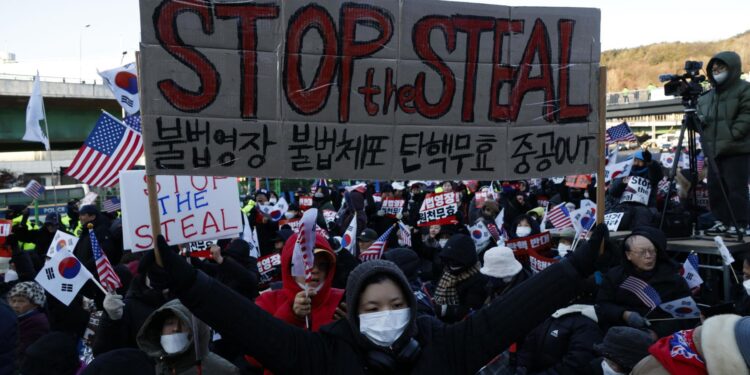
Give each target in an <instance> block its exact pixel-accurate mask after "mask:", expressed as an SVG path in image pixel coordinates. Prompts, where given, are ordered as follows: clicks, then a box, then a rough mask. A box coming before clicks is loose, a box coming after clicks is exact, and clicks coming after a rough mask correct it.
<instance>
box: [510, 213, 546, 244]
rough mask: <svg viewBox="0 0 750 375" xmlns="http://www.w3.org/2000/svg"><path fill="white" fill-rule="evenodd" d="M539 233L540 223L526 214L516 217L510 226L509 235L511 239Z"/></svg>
mask: <svg viewBox="0 0 750 375" xmlns="http://www.w3.org/2000/svg"><path fill="white" fill-rule="evenodd" d="M539 233H540V231H539V224H537V222H536V221H534V220H533V219H532V218H531V217H530V216H529V215H526V214H523V215H519V216H518V217H516V218H515V219H514V220H513V222H512V223H511V225H510V227H508V236H509V237H510V238H511V239H517V238H524V237H528V236H533V235H535V234H539Z"/></svg>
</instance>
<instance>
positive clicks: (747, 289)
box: [6, 274, 750, 295]
mask: <svg viewBox="0 0 750 375" xmlns="http://www.w3.org/2000/svg"><path fill="white" fill-rule="evenodd" d="M6 277H7V274H6ZM742 286H744V287H745V292H747V294H748V295H750V280H747V281H743V282H742Z"/></svg>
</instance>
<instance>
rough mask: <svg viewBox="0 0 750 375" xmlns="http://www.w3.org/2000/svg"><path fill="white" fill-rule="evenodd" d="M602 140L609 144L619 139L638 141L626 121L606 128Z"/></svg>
mask: <svg viewBox="0 0 750 375" xmlns="http://www.w3.org/2000/svg"><path fill="white" fill-rule="evenodd" d="M604 141H605V143H606V144H608V145H609V144H612V143H616V142H620V141H630V142H638V139H637V138H636V137H635V134H633V132H632V131H631V130H630V127H629V126H628V123H627V122H623V123H622V124H620V125H616V126H613V127H611V128H609V129H607V134H606V135H605V137H604Z"/></svg>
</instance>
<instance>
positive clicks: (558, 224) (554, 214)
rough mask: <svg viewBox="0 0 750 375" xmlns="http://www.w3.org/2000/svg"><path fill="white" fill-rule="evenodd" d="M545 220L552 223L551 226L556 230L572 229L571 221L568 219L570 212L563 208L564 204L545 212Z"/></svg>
mask: <svg viewBox="0 0 750 375" xmlns="http://www.w3.org/2000/svg"><path fill="white" fill-rule="evenodd" d="M547 220H549V222H550V223H552V226H554V227H555V228H558V229H562V228H572V227H573V220H571V219H570V212H568V208H567V207H565V203H564V202H563V203H560V204H558V205H557V206H555V207H553V208H552V209H551V210H549V212H547Z"/></svg>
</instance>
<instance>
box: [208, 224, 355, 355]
mask: <svg viewBox="0 0 750 375" xmlns="http://www.w3.org/2000/svg"><path fill="white" fill-rule="evenodd" d="M297 236H298V234H294V235H292V236H291V237H289V239H288V240H287V242H286V245H285V246H284V250H283V251H282V253H281V265H282V267H283V268H282V270H281V275H282V282H283V289H280V290H271V291H268V292H265V293H263V294H261V295H260V297H258V298H257V299H256V300H255V303H256V305H257V306H258V307H260V308H261V309H263V310H264V311H266V312H268V313H269V314H271V315H273V316H274V317H275V318H277V319H279V320H281V321H283V322H284V323H286V324H289V325H292V326H295V327H299V328H302V329H309V330H311V331H313V332H317V331H318V330H320V328H321V327H322V326H324V325H326V324H328V323H330V322H332V321H334V319H339V318H343V317H344V312H343V309H342V308H345V306H340V305H341V302H342V299H343V296H344V291H343V290H341V289H336V288H333V287H332V280H333V278H334V276H335V273H336V271H335V270H336V255H335V254H334V252H333V250H331V248H330V244H329V243H328V240H326V238H325V237H323V236H321V235H320V234H316V236H315V249H314V250H313V254H314V266H313V268H312V278H311V279H310V280H309V282H308V283H307V284H305V279H304V277H301V276H292V256H293V253H294V247H295V243H296V242H297ZM306 289H307V291H306ZM222 337H224V336H222ZM268 337H269V339H270V337H272V336H268ZM248 354H252V353H248ZM245 358H246V359H247V360H248V362H250V363H251V364H253V365H256V366H263V367H266V368H267V366H266V364H265V363H263V362H260V363H258V362H257V361H255V360H254V359H253V358H250V357H248V356H246V357H245Z"/></svg>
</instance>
